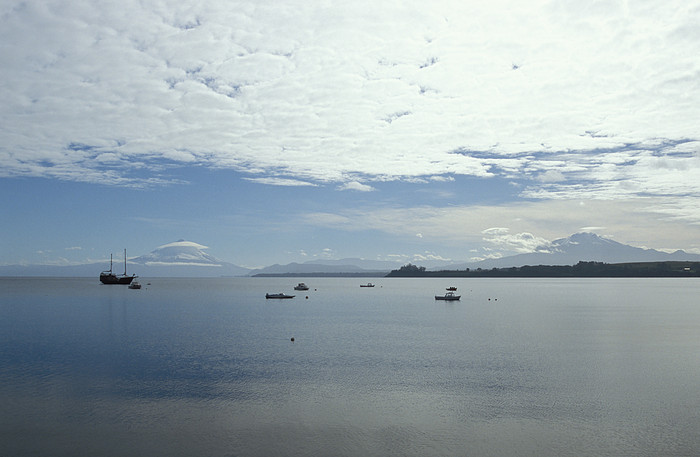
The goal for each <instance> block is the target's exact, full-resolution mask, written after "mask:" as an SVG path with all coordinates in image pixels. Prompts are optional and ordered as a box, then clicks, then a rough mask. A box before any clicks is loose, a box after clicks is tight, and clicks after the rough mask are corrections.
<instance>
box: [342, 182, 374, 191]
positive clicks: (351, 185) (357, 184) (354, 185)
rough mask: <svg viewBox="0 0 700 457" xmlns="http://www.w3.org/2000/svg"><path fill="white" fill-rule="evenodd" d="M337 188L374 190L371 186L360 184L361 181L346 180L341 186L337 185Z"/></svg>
mask: <svg viewBox="0 0 700 457" xmlns="http://www.w3.org/2000/svg"><path fill="white" fill-rule="evenodd" d="M338 189H339V190H357V191H360V192H372V191H373V190H376V189H375V188H374V187H372V186H368V185H367V184H362V183H361V182H357V181H350V182H346V183H345V184H343V185H342V186H339V187H338Z"/></svg>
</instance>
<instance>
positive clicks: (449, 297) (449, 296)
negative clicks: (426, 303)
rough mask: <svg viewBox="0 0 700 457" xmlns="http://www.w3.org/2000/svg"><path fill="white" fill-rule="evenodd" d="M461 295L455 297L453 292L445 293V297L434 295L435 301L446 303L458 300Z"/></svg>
mask: <svg viewBox="0 0 700 457" xmlns="http://www.w3.org/2000/svg"><path fill="white" fill-rule="evenodd" d="M460 297H461V295H455V293H454V292H447V293H446V294H445V295H436V296H435V300H446V301H454V300H459V299H460Z"/></svg>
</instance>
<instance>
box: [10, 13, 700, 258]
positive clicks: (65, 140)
mask: <svg viewBox="0 0 700 457" xmlns="http://www.w3.org/2000/svg"><path fill="white" fill-rule="evenodd" d="M698 56H700V1H699V0H683V1H674V0H648V1H647V0H638V1H633V0H629V1H624V0H621V1H614V0H611V1H596V0H590V1H579V0H556V1H540V0H532V1H528V2H523V1H521V0H488V1H469V0H468V1H464V0H434V1H430V2H426V1H412V0H400V1H399V0H396V1H395V0H372V1H365V0H357V1H353V2H340V1H338V2H332V1H328V0H319V1H314V0H256V1H244V0H240V1H237V0H232V1H229V0H225V1H223V0H222V1H197V2H192V1H189V0H177V1H167V0H163V1H157V2H156V1H153V2H151V1H130V0H118V1H108V0H106V1H80V0H70V1H68V0H64V1H53V0H46V1H42V2H25V1H14V0H5V1H3V2H2V3H1V4H0V62H1V63H2V65H0V96H1V100H2V103H0V195H1V197H0V211H1V212H2V217H1V218H0V231H1V232H2V237H1V238H0V263H1V264H14V263H76V262H77V263H82V262H86V261H97V260H102V259H105V258H108V257H109V254H110V252H115V253H120V252H121V250H122V249H123V248H125V247H126V248H127V249H129V254H130V255H133V256H136V255H141V254H145V253H147V252H149V251H151V250H153V249H155V248H156V247H157V246H159V245H162V244H166V243H168V242H171V241H175V240H177V239H187V240H190V241H194V242H197V243H201V244H204V245H207V246H209V251H208V252H209V253H210V254H212V255H214V256H216V257H218V258H221V259H223V260H227V261H230V262H233V263H236V264H238V265H241V266H249V267H254V266H261V265H269V264H272V263H288V262H292V261H308V260H313V259H316V258H344V257H363V258H367V259H396V260H401V261H414V262H415V261H418V262H420V260H421V259H427V258H437V259H446V260H447V259H452V260H460V261H461V260H471V259H475V258H484V257H492V256H501V255H510V254H514V253H520V252H528V251H529V250H532V249H534V247H536V246H537V245H538V244H543V243H547V242H548V241H551V240H554V239H556V238H562V237H566V236H569V235H571V234H573V233H576V232H579V231H592V232H595V233H597V234H599V235H602V236H606V237H611V238H613V239H615V240H616V241H619V242H622V243H626V244H632V245H634V246H640V247H649V248H655V249H664V250H666V249H670V250H675V249H685V250H687V251H691V252H700V199H699V198H698V197H700V188H699V187H698V183H700V58H699V57H698Z"/></svg>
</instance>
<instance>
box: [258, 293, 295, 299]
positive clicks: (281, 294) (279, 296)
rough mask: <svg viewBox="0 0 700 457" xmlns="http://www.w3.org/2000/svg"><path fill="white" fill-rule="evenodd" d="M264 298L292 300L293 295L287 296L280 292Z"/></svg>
mask: <svg viewBox="0 0 700 457" xmlns="http://www.w3.org/2000/svg"><path fill="white" fill-rule="evenodd" d="M265 298H294V295H287V294H283V293H282V292H280V293H278V294H265Z"/></svg>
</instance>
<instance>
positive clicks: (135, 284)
mask: <svg viewBox="0 0 700 457" xmlns="http://www.w3.org/2000/svg"><path fill="white" fill-rule="evenodd" d="M140 288H141V283H140V282H138V281H132V282H131V284H129V289H140Z"/></svg>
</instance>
